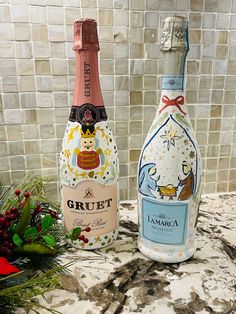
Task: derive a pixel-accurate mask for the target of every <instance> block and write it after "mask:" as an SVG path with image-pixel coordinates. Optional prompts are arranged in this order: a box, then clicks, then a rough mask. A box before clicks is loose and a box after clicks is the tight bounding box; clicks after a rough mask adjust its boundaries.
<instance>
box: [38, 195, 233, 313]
mask: <svg viewBox="0 0 236 314" xmlns="http://www.w3.org/2000/svg"><path fill="white" fill-rule="evenodd" d="M120 216H121V222H120V233H119V237H118V240H117V241H116V242H115V243H113V244H112V245H110V246H108V247H105V248H103V249H99V250H95V251H76V250H74V249H72V250H71V251H70V252H67V253H66V255H65V256H64V257H63V263H66V262H69V261H75V263H74V264H73V265H72V266H71V267H70V268H71V274H70V275H69V276H66V277H64V278H63V289H57V290H54V291H51V292H48V293H46V295H45V296H44V298H43V297H37V300H35V301H36V302H40V304H42V305H44V306H46V307H49V308H51V309H54V310H56V311H59V312H61V313H63V314H75V313H76V314H77V313H78V314H98V313H99V314H100V313H106V314H118V313H148V314H152V313H153V314H157V313H158V314H162V313H163V314H171V313H177V314H182V313H183V314H192V313H199V314H200V313H201V314H203V313H236V304H235V299H236V298H235V297H236V292H235V284H236V280H235V274H236V264H235V257H236V243H235V242H236V224H235V221H236V193H235V194H225V195H210V196H209V195H208V196H204V197H202V203H201V206H200V215H199V222H198V227H197V251H196V253H195V255H194V257H193V258H191V259H190V260H188V261H186V262H182V263H179V264H161V263H159V262H154V261H151V260H148V259H146V258H145V257H144V256H143V255H142V254H141V253H140V252H139V250H138V248H137V241H136V240H137V235H138V226H137V209H136V203H135V202H129V201H127V202H122V203H121V205H120ZM40 313H48V312H46V311H45V312H44V310H40Z"/></svg>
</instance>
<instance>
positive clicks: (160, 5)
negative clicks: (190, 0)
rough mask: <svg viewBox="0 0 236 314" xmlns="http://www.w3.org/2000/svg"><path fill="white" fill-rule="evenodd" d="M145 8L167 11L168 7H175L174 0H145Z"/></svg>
mask: <svg viewBox="0 0 236 314" xmlns="http://www.w3.org/2000/svg"><path fill="white" fill-rule="evenodd" d="M146 8H147V10H157V11H169V10H170V8H175V2H174V1H173V0H159V1H156V0H147V1H146Z"/></svg>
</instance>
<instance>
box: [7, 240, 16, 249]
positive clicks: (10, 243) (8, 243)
mask: <svg viewBox="0 0 236 314" xmlns="http://www.w3.org/2000/svg"><path fill="white" fill-rule="evenodd" d="M5 246H6V247H7V248H8V249H9V250H13V249H14V244H13V243H12V242H11V241H6V242H5Z"/></svg>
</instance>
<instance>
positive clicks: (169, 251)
mask: <svg viewBox="0 0 236 314" xmlns="http://www.w3.org/2000/svg"><path fill="white" fill-rule="evenodd" d="M188 50H189V43H188V23H187V21H186V20H185V19H184V18H183V17H179V16H174V17H168V18H166V19H165V21H164V25H163V33H162V38H161V51H162V52H163V56H164V60H163V76H162V83H161V84H162V94H161V99H160V102H159V107H158V110H157V114H156V116H155V118H154V121H153V123H152V125H151V128H150V130H149V133H148V135H147V138H146V140H145V142H144V146H143V148H142V151H141V155H140V159H139V166H138V207H139V239H138V247H139V249H140V251H141V252H142V253H143V254H144V255H145V256H147V257H148V258H150V259H153V260H157V261H161V262H165V263H173V262H180V261H184V260H186V259H188V258H190V257H191V256H192V255H193V254H194V252H195V231H196V222H197V215H198V208H199V202H200V181H201V157H200V151H199V147H198V144H197V141H196V138H195V136H194V133H193V129H192V126H191V122H190V118H189V115H188V113H187V108H186V103H185V93H184V66H185V59H186V55H187V52H188Z"/></svg>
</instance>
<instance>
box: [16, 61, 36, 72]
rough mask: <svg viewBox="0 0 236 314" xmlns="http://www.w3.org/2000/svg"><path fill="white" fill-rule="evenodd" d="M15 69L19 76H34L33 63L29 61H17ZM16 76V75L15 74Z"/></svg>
mask: <svg viewBox="0 0 236 314" xmlns="http://www.w3.org/2000/svg"><path fill="white" fill-rule="evenodd" d="M17 68H18V73H19V75H34V74H35V73H34V63H33V60H31V59H18V60H17ZM15 74H16V73H15Z"/></svg>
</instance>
